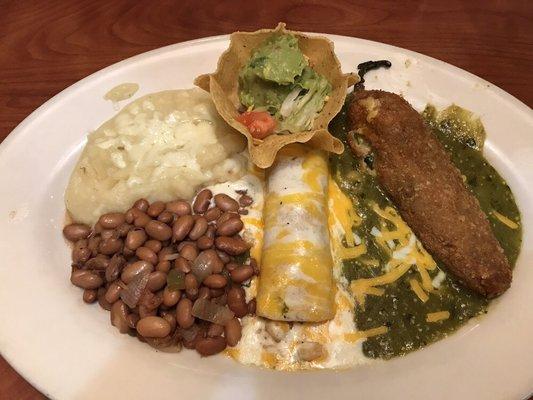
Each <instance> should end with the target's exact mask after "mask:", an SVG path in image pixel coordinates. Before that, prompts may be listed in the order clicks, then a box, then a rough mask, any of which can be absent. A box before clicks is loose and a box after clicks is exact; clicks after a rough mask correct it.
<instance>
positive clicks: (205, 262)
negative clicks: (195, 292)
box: [191, 251, 213, 283]
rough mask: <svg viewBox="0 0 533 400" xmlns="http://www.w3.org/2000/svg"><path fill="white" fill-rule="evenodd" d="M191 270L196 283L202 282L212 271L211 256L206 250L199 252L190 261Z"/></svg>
mask: <svg viewBox="0 0 533 400" xmlns="http://www.w3.org/2000/svg"><path fill="white" fill-rule="evenodd" d="M191 272H192V273H193V274H194V276H195V277H196V279H197V280H198V283H202V282H203V281H204V279H205V278H206V277H208V276H209V275H211V274H212V273H213V258H212V257H210V256H209V255H208V253H207V252H205V251H204V252H201V253H200V255H199V256H198V257H196V259H195V260H194V262H193V263H192V266H191Z"/></svg>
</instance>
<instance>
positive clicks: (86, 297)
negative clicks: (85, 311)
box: [83, 289, 97, 304]
mask: <svg viewBox="0 0 533 400" xmlns="http://www.w3.org/2000/svg"><path fill="white" fill-rule="evenodd" d="M96 298H97V292H96V290H94V289H85V290H84V291H83V301H84V302H86V303H87V304H91V303H94V302H95V301H96Z"/></svg>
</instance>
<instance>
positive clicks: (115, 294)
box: [105, 282, 122, 304]
mask: <svg viewBox="0 0 533 400" xmlns="http://www.w3.org/2000/svg"><path fill="white" fill-rule="evenodd" d="M121 291H122V286H121V285H120V284H119V283H117V282H113V283H111V284H110V285H109V287H108V288H107V291H106V293H105V299H106V301H107V302H108V303H110V304H113V303H114V302H115V301H117V300H118V299H119V298H120V292H121Z"/></svg>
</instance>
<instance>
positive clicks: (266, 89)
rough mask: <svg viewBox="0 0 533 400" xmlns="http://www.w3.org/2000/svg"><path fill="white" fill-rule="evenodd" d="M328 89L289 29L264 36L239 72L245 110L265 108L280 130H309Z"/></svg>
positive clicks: (323, 79)
mask: <svg viewBox="0 0 533 400" xmlns="http://www.w3.org/2000/svg"><path fill="white" fill-rule="evenodd" d="M330 93H331V84H330V83H329V82H328V80H327V79H326V78H325V77H324V76H323V75H320V74H318V73H316V72H315V71H314V70H313V69H312V68H311V67H310V66H309V61H308V60H307V58H306V57H305V56H304V54H303V53H302V52H301V50H300V48H299V47H298V39H297V38H296V37H295V36H294V35H292V34H290V33H274V34H272V36H270V37H269V38H267V39H266V40H265V42H264V43H263V44H262V45H261V46H259V47H258V48H257V49H255V50H254V52H253V53H252V57H251V58H250V61H248V63H246V65H245V66H244V67H243V68H242V69H241V72H240V74H239V100H240V102H241V104H242V105H243V106H245V107H246V109H247V110H248V111H252V110H254V111H267V112H268V113H269V114H270V115H272V116H273V117H274V119H275V120H276V121H277V124H276V126H275V128H274V132H276V133H280V134H287V133H293V132H300V131H306V130H310V129H311V128H312V126H313V120H314V119H315V118H316V116H317V114H318V113H319V112H320V110H322V108H323V107H324V103H325V102H326V101H327V99H328V95H329V94H330ZM252 134H253V132H252Z"/></svg>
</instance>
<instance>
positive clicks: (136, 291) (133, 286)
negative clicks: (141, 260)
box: [120, 273, 150, 308]
mask: <svg viewBox="0 0 533 400" xmlns="http://www.w3.org/2000/svg"><path fill="white" fill-rule="evenodd" d="M149 275H150V274H149V273H145V274H142V275H138V276H136V277H135V278H134V279H133V280H132V281H131V282H130V283H129V284H128V285H127V286H126V287H125V288H123V289H122V290H121V291H120V298H121V299H122V301H123V302H124V303H126V305H127V306H128V307H129V308H134V307H135V306H136V305H137V303H138V302H139V299H140V298H141V295H142V292H143V291H144V289H145V288H146V284H147V283H148V276H149Z"/></svg>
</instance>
